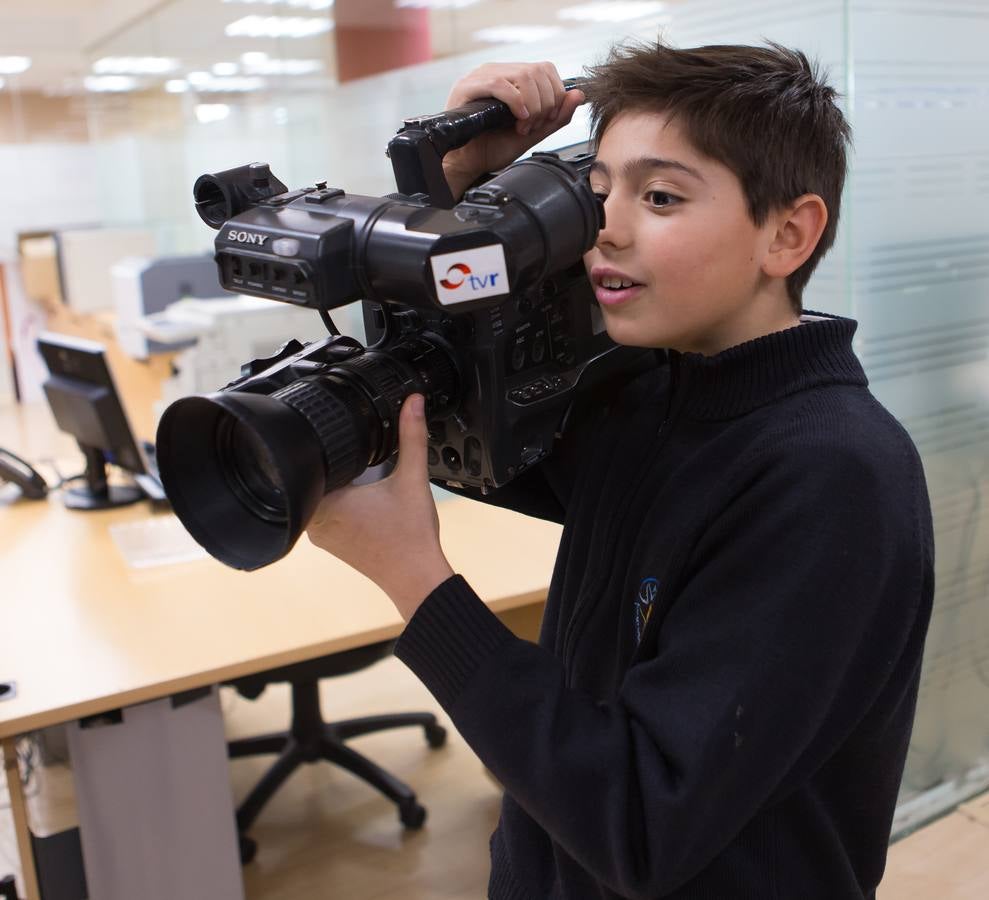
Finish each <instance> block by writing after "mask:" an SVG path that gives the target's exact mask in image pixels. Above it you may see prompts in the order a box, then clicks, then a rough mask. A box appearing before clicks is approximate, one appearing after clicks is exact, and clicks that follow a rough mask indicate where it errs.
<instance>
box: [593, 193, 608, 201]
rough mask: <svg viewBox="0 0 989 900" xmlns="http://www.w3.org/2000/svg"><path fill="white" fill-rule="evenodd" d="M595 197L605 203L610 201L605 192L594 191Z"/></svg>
mask: <svg viewBox="0 0 989 900" xmlns="http://www.w3.org/2000/svg"><path fill="white" fill-rule="evenodd" d="M594 197H595V199H597V200H600V201H601V202H602V203H604V201H605V200H607V199H608V195H607V193H606V192H605V191H594Z"/></svg>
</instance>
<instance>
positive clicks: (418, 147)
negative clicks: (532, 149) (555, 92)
mask: <svg viewBox="0 0 989 900" xmlns="http://www.w3.org/2000/svg"><path fill="white" fill-rule="evenodd" d="M583 83H584V82H583V79H580V78H567V79H565V80H564V82H563V86H564V88H566V90H568V91H571V90H574V89H575V88H579V87H580V86H581V85H582V84H583ZM514 122H515V116H514V114H513V113H512V111H511V109H509V107H508V104H506V103H503V102H502V101H501V100H495V99H493V98H491V99H486V100H472V101H471V102H470V103H465V104H464V105H463V106H458V107H457V108H456V109H448V110H446V112H441V113H436V114H435V115H431V116H415V117H413V118H410V119H405V121H404V122H403V123H402V127H401V128H400V129H399V130H398V134H396V135H395V137H393V138H392V139H391V141H390V142H389V143H388V150H387V151H386V152H387V155H388V157H389V158H390V159H391V164H392V169H393V170H394V172H395V185H396V186H397V187H398V190H399V192H400V193H402V194H405V195H406V196H412V195H413V194H426V195H427V196H428V197H429V202H430V205H432V206H438V207H441V208H443V209H452V208H453V206H454V204H455V203H456V199H455V198H454V197H453V194H452V193H451V192H450V187H449V185H448V184H447V182H446V176H445V175H444V174H443V157H444V156H446V154H447V153H449V152H450V151H451V150H456V149H457V148H458V147H463V146H464V144H466V143H467V142H468V141H470V140H472V139H473V138H475V137H477V136H478V135H479V134H483V133H484V132H485V131H495V130H497V129H499V128H507V127H509V126H510V125H512V124H513V123H514Z"/></svg>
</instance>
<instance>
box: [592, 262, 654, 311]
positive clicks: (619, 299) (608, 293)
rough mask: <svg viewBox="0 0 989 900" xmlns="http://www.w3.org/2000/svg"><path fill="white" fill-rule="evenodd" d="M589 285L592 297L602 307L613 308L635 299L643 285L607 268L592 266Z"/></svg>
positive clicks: (615, 270) (622, 273)
mask: <svg viewBox="0 0 989 900" xmlns="http://www.w3.org/2000/svg"><path fill="white" fill-rule="evenodd" d="M591 284H592V285H593V286H594V296H595V297H597V301H598V303H600V304H601V305H602V306H615V305H617V304H619V303H624V302H626V301H627V300H631V299H632V298H633V297H635V296H636V295H637V294H638V293H639V292H640V291H641V290H642V288H643V287H645V285H643V284H642V283H641V282H638V281H636V280H635V279H634V278H632V277H631V276H630V275H626V274H625V273H624V272H620V271H618V270H617V269H612V268H611V267H609V266H594V268H593V269H591Z"/></svg>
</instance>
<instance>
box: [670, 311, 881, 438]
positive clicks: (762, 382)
mask: <svg viewBox="0 0 989 900" xmlns="http://www.w3.org/2000/svg"><path fill="white" fill-rule="evenodd" d="M857 327H858V326H857V323H856V322H855V321H854V320H852V319H843V318H841V317H839V316H829V315H826V314H825V313H817V312H807V313H805V314H804V317H803V319H802V324H801V325H798V326H794V327H793V328H788V329H786V330H785V331H777V332H775V333H773V334H767V335H764V336H762V337H758V338H755V339H754V340H751V341H746V342H745V343H744V344H738V345H736V346H734V347H729V348H728V349H727V350H723V351H722V352H721V353H718V354H716V355H715V356H703V355H701V354H700V353H680V352H678V351H676V350H671V351H670V353H669V360H670V383H671V390H670V394H671V404H672V406H674V407H676V408H677V409H680V410H682V411H683V412H684V413H685V414H686V415H688V416H689V417H690V418H692V419H730V418H734V417H735V416H740V415H744V414H745V413H748V412H751V411H752V410H754V409H757V408H758V407H760V406H765V405H766V404H768V403H772V402H773V401H775V400H779V399H781V398H782V397H785V396H787V395H789V394H794V393H797V392H798V391H805V390H809V389H810V388H815V387H819V386H821V385H826V384H856V385H861V386H863V387H864V386H865V385H867V384H868V383H869V382H868V379H867V378H866V376H865V372H864V371H863V369H862V365H861V364H860V363H859V361H858V358H857V357H856V356H855V353H854V351H853V350H852V335H854V334H855V329H856V328H857Z"/></svg>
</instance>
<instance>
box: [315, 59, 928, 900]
mask: <svg viewBox="0 0 989 900" xmlns="http://www.w3.org/2000/svg"><path fill="white" fill-rule="evenodd" d="M592 75H593V78H592V80H591V82H590V84H589V86H588V89H587V94H588V98H589V100H590V103H591V105H592V113H593V117H592V118H593V121H594V123H595V138H596V141H597V145H598V149H597V161H596V163H595V166H594V169H593V171H592V173H591V176H590V178H591V184H592V187H593V188H594V190H595V191H596V192H597V193H598V194H600V195H601V196H602V198H603V199H604V204H605V211H606V224H605V227H604V228H603V229H602V230H601V233H600V235H599V237H598V241H597V245H596V247H595V248H594V249H593V250H591V252H590V253H588V254H587V258H586V263H587V268H588V273H589V276H590V278H591V281H592V282H593V285H594V289H595V294H596V297H597V301H598V303H599V304H600V306H601V310H602V314H603V316H604V321H605V323H606V325H607V329H608V333H609V334H610V336H611V337H612V338H613V339H614V340H615V341H617V342H619V343H622V344H628V345H634V346H639V347H655V348H665V349H668V350H669V353H668V362H667V354H663V353H658V354H657V367H656V369H655V370H654V371H652V372H649V373H647V374H645V375H642V376H639V377H637V378H636V379H634V380H633V381H632V382H631V383H630V384H627V385H626V386H624V387H623V388H622V389H620V390H617V391H616V390H613V391H612V394H611V396H607V397H603V398H597V399H596V400H594V401H593V402H587V403H585V404H584V405H583V408H582V409H581V410H580V411H579V414H578V415H577V416H575V417H574V418H575V420H576V421H575V424H574V425H573V426H572V427H571V428H570V429H569V430H568V433H567V434H566V435H565V436H564V438H563V439H562V440H561V442H560V445H559V447H558V449H557V450H556V451H555V452H554V455H553V456H552V457H551V458H550V459H549V460H547V461H546V462H545V463H543V464H542V465H541V466H540V467H539V468H537V469H536V470H535V471H533V472H530V473H527V474H525V475H524V476H522V477H520V478H519V479H517V480H516V481H515V482H513V483H512V484H510V485H507V486H506V487H505V488H503V489H502V490H500V491H497V492H495V494H494V496H493V498H491V499H492V500H493V502H497V503H501V504H504V505H507V506H512V507H514V508H517V509H520V510H523V511H526V512H529V513H532V514H536V515H541V516H545V517H547V518H555V519H557V520H558V521H561V522H564V533H563V539H562V543H561V546H560V551H559V556H558V560H557V565H556V569H555V572H554V574H553V580H552V584H551V588H550V593H549V597H548V600H547V604H546V612H545V616H544V620H543V626H542V633H541V637H540V641H539V646H535V645H532V644H529V643H526V642H524V641H521V640H518V639H516V638H515V637H514V636H513V635H512V634H511V633H510V632H508V631H507V630H506V629H505V628H503V627H502V626H501V624H500V623H499V622H498V620H497V619H496V618H495V617H494V615H492V614H491V613H490V612H489V611H488V609H487V608H486V607H485V606H484V605H483V604H482V603H481V601H480V600H478V599H477V597H476V595H475V594H474V593H473V592H472V591H471V589H470V588H469V586H468V585H467V583H466V582H465V581H464V580H463V578H461V577H460V576H455V575H454V573H453V572H452V570H451V569H450V566H449V564H448V563H447V561H446V559H445V558H444V556H443V552H442V549H441V547H440V542H439V536H438V533H437V527H436V513H435V507H434V506H433V503H432V499H431V497H430V494H429V488H428V484H427V480H426V443H425V441H426V437H425V435H426V427H425V421H424V418H423V412H422V398H421V397H418V396H414V397H411V398H410V399H409V400H408V401H407V402H406V404H405V406H404V407H403V410H402V416H401V420H400V430H401V445H400V446H401V450H400V454H399V461H398V465H397V468H396V471H395V473H394V474H393V475H392V476H391V477H390V478H388V479H386V480H385V481H382V482H379V483H377V484H374V485H370V486H366V487H362V488H347V489H345V490H342V491H338V492H335V493H332V494H330V495H329V496H328V497H327V498H326V501H325V502H324V504H323V505H322V507H321V508H320V511H319V512H318V513H317V516H316V517H315V518H314V520H313V522H312V524H311V526H310V529H309V536H310V538H311V540H312V541H313V542H314V543H316V544H318V545H320V546H322V547H324V548H326V549H328V550H329V551H330V552H332V553H334V554H335V555H337V556H339V557H341V558H342V559H344V560H346V561H347V562H348V563H350V564H351V565H353V566H355V567H356V568H358V569H359V570H360V571H362V572H364V573H365V574H366V575H367V576H368V577H370V578H372V579H373V580H375V581H376V582H377V583H378V584H379V585H380V586H381V587H382V588H383V589H384V590H385V591H386V592H387V593H388V594H389V596H390V597H391V598H392V600H393V601H394V602H395V604H396V606H397V607H398V608H399V610H400V611H401V613H402V615H403V616H404V617H405V619H406V621H407V622H408V625H407V627H406V630H405V632H404V634H403V635H402V637H401V639H400V641H399V643H398V645H397V647H396V654H397V655H398V656H399V657H400V658H401V659H403V660H404V661H405V662H406V663H407V664H408V665H409V666H410V667H411V668H412V669H413V671H415V672H416V674H417V675H418V676H419V677H420V678H421V679H422V680H423V682H424V683H425V684H426V685H427V686H428V687H429V689H430V690H431V691H432V692H433V694H434V695H435V696H436V698H437V699H438V701H439V702H440V703H441V704H442V706H443V707H444V709H445V710H446V711H447V713H448V714H449V716H450V718H451V719H452V720H453V722H454V724H455V725H456V727H457V728H458V730H459V731H460V732H461V734H462V735H463V736H464V738H465V739H466V740H467V741H468V743H469V744H470V745H471V746H472V747H473V748H474V750H475V751H476V752H477V754H478V755H479V756H480V757H481V759H482V760H483V761H484V763H485V764H486V765H487V766H488V768H489V769H490V770H491V771H492V772H493V773H494V774H495V775H496V776H497V777H498V778H499V780H500V781H501V783H502V784H503V785H504V787H505V798H504V803H503V807H502V817H501V822H500V823H499V827H498V830H497V831H496V832H495V834H494V836H493V838H492V844H491V854H492V870H491V879H490V885H489V891H490V896H491V897H494V898H511V900H515V898H547V897H563V898H585V897H593V898H614V897H634V898H657V897H671V898H677V900H686V898H708V900H710V898H715V900H728V898H731V900H768V898H778V900H814V898H821V900H848V898H872V897H874V896H875V888H876V885H877V884H878V883H879V881H880V878H881V876H882V872H883V867H884V864H885V857H886V846H887V841H888V837H889V829H890V823H891V818H892V815H893V809H894V805H895V800H896V794H897V789H898V785H899V782H900V777H901V774H902V770H903V765H904V759H905V755H906V751H907V744H908V740H909V734H910V728H911V724H912V719H913V712H914V704H915V699H916V693H917V686H918V678H919V670H920V662H921V653H922V648H923V640H924V635H925V632H926V628H927V622H928V618H929V615H930V608H931V601H932V595H933V583H932V582H933V576H932V563H933V559H932V557H933V548H932V537H931V522H930V511H929V505H928V499H927V493H926V488H925V485H924V478H923V472H922V469H921V465H920V461H919V459H918V457H917V454H916V451H915V449H914V447H913V444H912V443H911V441H910V439H909V437H908V436H907V435H906V433H905V432H904V431H903V429H902V428H901V427H900V426H899V425H898V424H897V423H896V422H895V420H894V419H893V418H892V417H891V416H890V415H889V414H888V413H887V412H886V411H885V410H884V409H883V408H882V407H881V406H880V405H879V404H878V402H877V401H876V400H875V399H874V398H873V397H872V395H871V394H870V393H869V391H868V389H867V387H866V384H867V381H866V378H865V375H864V374H863V372H862V369H861V366H860V365H859V363H858V360H857V359H856V358H855V355H854V353H853V352H852V349H851V338H852V334H853V332H854V330H855V323H854V322H852V321H850V320H846V319H840V318H836V317H830V316H821V315H809V316H802V315H801V294H802V290H803V287H804V285H805V284H806V282H807V279H808V277H809V276H810V273H811V271H812V270H813V268H814V266H815V265H816V264H817V262H818V260H819V259H820V257H821V256H822V255H823V254H824V252H825V251H826V250H827V248H828V247H829V246H830V244H831V243H832V241H833V240H834V233H835V227H836V223H837V218H838V207H839V201H840V196H841V189H842V184H843V179H844V172H845V144H846V141H847V137H848V127H847V125H846V123H845V121H844V119H843V117H842V116H841V113H840V112H839V111H838V109H837V107H836V106H835V104H834V92H833V91H832V90H831V89H830V88H828V87H826V86H825V85H823V84H822V83H820V82H819V80H818V79H817V77H816V74H815V72H814V71H813V69H812V68H811V66H810V65H809V64H808V62H807V60H806V58H805V57H804V56H803V55H802V54H800V53H795V52H791V51H788V50H785V49H783V48H781V47H778V46H775V45H771V46H768V47H703V48H697V49H694V50H675V49H671V48H669V47H666V46H663V45H661V44H660V45H656V46H652V47H645V48H620V49H617V50H615V51H613V52H612V55H611V58H610V59H609V60H608V61H607V62H606V63H605V64H604V65H602V66H599V67H597V68H596V69H594V70H592ZM492 95H493V96H495V97H498V98H499V99H501V100H504V101H505V102H506V103H508V104H509V106H510V107H511V108H512V110H513V112H514V113H515V115H516V116H517V118H518V123H517V127H516V128H515V130H514V131H510V130H509V131H506V132H503V133H501V134H499V135H488V136H485V137H483V138H481V139H478V141H477V142H476V143H474V144H473V145H468V147H466V148H464V149H463V150H462V151H460V152H459V153H458V154H457V155H452V156H451V157H450V158H448V160H447V174H448V177H449V180H450V182H451V186H453V187H454V188H455V190H458V191H462V190H463V188H464V186H465V185H466V184H469V183H470V182H471V181H472V180H473V179H474V178H475V177H477V176H478V175H479V174H481V173H482V172H483V171H486V170H489V169H493V168H497V167H498V166H501V165H505V164H507V162H508V161H509V160H510V159H511V158H513V157H514V155H518V153H519V152H521V150H522V149H524V148H525V147H526V146H529V145H531V144H532V143H534V142H535V141H537V140H540V139H541V138H542V137H543V136H545V135H546V134H548V133H550V132H551V131H552V130H553V129H555V128H557V127H559V126H560V125H561V124H562V123H563V122H565V121H568V120H569V118H570V116H571V115H572V113H573V109H574V107H575V105H576V104H577V103H578V102H579V101H580V100H581V99H583V98H581V97H578V96H568V95H566V94H565V93H564V92H563V89H562V84H561V83H560V79H559V77H558V75H557V74H556V72H555V70H554V69H553V68H552V66H549V65H548V64H540V65H529V66H522V65H516V66H512V65H505V66H485V67H482V68H481V69H479V70H477V71H476V72H474V73H472V74H471V75H469V76H468V77H467V78H465V79H463V80H462V81H461V82H458V84H457V85H456V86H455V88H454V91H453V93H452V95H451V97H450V104H449V105H450V106H455V105H459V104H460V103H463V102H465V101H466V100H469V99H472V98H475V97H480V96H492Z"/></svg>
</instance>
